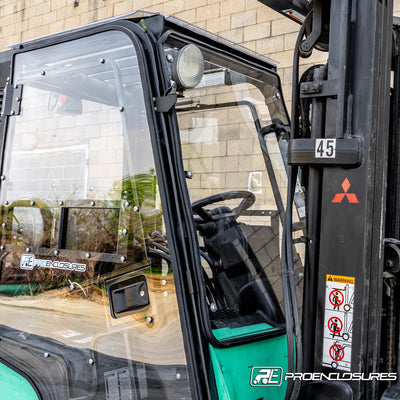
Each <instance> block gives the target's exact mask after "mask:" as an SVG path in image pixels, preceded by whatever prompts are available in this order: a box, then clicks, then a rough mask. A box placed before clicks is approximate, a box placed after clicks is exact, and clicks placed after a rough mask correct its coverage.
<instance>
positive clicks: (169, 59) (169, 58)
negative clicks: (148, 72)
mask: <svg viewBox="0 0 400 400" xmlns="http://www.w3.org/2000/svg"><path fill="white" fill-rule="evenodd" d="M167 60H168V62H170V63H172V62H173V61H174V57H172V54H167Z"/></svg>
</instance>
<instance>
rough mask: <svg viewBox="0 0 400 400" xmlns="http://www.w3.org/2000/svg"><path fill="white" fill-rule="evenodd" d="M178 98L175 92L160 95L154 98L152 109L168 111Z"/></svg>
mask: <svg viewBox="0 0 400 400" xmlns="http://www.w3.org/2000/svg"><path fill="white" fill-rule="evenodd" d="M177 99H178V95H176V94H168V95H167V96H160V97H155V98H154V106H155V107H154V109H155V110H156V111H157V112H162V113H163V112H168V111H169V110H170V109H171V108H172V107H173V106H174V105H175V104H176V101H177Z"/></svg>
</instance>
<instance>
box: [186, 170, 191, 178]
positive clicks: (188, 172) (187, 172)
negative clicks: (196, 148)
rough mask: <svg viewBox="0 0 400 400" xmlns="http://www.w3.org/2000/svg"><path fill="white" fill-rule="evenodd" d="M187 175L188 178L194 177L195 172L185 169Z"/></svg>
mask: <svg viewBox="0 0 400 400" xmlns="http://www.w3.org/2000/svg"><path fill="white" fill-rule="evenodd" d="M185 175H186V178H187V179H193V172H192V171H185Z"/></svg>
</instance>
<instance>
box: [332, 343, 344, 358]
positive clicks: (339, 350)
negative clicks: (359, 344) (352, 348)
mask: <svg viewBox="0 0 400 400" xmlns="http://www.w3.org/2000/svg"><path fill="white" fill-rule="evenodd" d="M329 355H330V356H331V359H332V360H333V361H342V360H343V358H344V348H343V347H342V346H341V345H340V344H337V343H336V344H334V345H332V346H331V347H330V349H329Z"/></svg>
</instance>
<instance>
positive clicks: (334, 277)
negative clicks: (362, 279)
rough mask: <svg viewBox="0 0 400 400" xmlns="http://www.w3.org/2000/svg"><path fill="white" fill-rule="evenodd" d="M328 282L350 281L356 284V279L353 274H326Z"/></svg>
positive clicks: (351, 283) (350, 283)
mask: <svg viewBox="0 0 400 400" xmlns="http://www.w3.org/2000/svg"><path fill="white" fill-rule="evenodd" d="M326 281H327V282H337V283H348V284H349V285H354V283H355V282H356V279H355V278H353V277H352V276H341V275H326Z"/></svg>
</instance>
